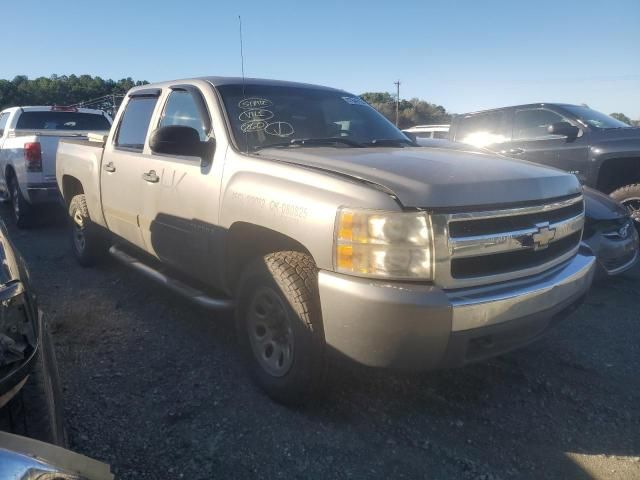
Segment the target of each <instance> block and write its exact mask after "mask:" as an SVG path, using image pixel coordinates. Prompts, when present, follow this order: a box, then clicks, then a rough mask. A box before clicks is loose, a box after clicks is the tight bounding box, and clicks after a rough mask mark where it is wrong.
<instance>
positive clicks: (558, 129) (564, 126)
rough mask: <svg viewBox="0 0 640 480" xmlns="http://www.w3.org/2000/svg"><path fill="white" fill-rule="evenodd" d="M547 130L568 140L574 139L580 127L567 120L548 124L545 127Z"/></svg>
mask: <svg viewBox="0 0 640 480" xmlns="http://www.w3.org/2000/svg"><path fill="white" fill-rule="evenodd" d="M547 132H549V133H550V134H551V135H562V136H565V137H567V138H568V139H569V140H575V139H576V137H577V136H578V134H579V133H580V129H579V128H578V127H576V126H574V125H571V124H570V123H569V122H557V123H552V124H551V125H549V126H548V127H547Z"/></svg>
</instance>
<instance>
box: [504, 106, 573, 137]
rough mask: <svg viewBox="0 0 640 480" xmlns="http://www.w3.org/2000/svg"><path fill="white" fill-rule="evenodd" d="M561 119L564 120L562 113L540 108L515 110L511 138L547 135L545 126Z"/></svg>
mask: <svg viewBox="0 0 640 480" xmlns="http://www.w3.org/2000/svg"><path fill="white" fill-rule="evenodd" d="M562 121H566V120H565V119H564V118H563V117H562V115H559V114H557V113H554V112H552V111H550V110H545V109H542V108H536V109H528V110H517V111H516V114H515V118H514V120H513V139H514V140H522V139H536V138H543V137H548V136H549V133H548V132H547V127H548V126H549V125H551V124H552V123H557V122H562Z"/></svg>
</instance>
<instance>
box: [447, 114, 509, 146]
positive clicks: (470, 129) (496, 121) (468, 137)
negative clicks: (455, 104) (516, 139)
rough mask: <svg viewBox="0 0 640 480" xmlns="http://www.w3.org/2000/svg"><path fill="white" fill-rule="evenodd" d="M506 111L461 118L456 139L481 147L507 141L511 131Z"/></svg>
mask: <svg viewBox="0 0 640 480" xmlns="http://www.w3.org/2000/svg"><path fill="white" fill-rule="evenodd" d="M507 118H508V117H507V113H506V112H505V111H499V112H487V113H480V114H477V115H470V116H468V117H463V118H461V119H460V120H459V121H458V122H459V123H458V129H457V131H456V137H455V139H456V141H458V142H463V143H470V144H471V145H476V146H479V147H484V146H486V145H491V144H494V143H502V142H507V141H509V140H510V139H511V132H510V129H509V126H508V124H507Z"/></svg>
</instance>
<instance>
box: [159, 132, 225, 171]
mask: <svg viewBox="0 0 640 480" xmlns="http://www.w3.org/2000/svg"><path fill="white" fill-rule="evenodd" d="M149 147H150V148H151V151H152V152H154V153H164V154H166V155H185V156H187V157H200V159H202V161H203V162H206V163H208V162H210V161H211V157H212V156H213V152H214V150H215V140H213V139H211V140H209V141H206V142H203V141H202V140H200V135H199V134H198V131H197V130H196V129H195V128H192V127H187V126H185V125H167V126H166V127H160V128H157V129H155V130H154V131H153V132H152V133H151V137H150V138H149Z"/></svg>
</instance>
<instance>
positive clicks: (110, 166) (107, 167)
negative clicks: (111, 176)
mask: <svg viewBox="0 0 640 480" xmlns="http://www.w3.org/2000/svg"><path fill="white" fill-rule="evenodd" d="M102 168H104V170H105V172H109V173H113V172H115V171H116V166H115V165H114V164H113V162H109V163H106V164H105V165H104V166H103V167H102Z"/></svg>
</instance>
